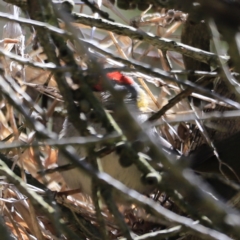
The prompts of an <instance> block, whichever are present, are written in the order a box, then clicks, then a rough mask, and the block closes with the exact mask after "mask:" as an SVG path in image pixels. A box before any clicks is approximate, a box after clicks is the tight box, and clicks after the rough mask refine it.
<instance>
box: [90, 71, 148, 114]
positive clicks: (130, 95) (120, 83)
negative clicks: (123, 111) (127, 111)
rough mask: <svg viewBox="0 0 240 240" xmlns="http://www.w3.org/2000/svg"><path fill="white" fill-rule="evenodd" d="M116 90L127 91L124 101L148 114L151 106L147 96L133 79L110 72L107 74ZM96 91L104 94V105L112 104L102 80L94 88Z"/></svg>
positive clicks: (116, 72) (117, 72) (119, 73)
mask: <svg viewBox="0 0 240 240" xmlns="http://www.w3.org/2000/svg"><path fill="white" fill-rule="evenodd" d="M106 76H107V78H108V79H109V80H110V82H111V84H112V85H113V87H114V89H115V90H119V91H125V92H126V95H125V98H124V101H125V102H126V103H128V104H135V105H136V106H137V108H138V109H139V110H141V111H143V112H146V111H147V109H148V105H149V101H148V100H149V99H148V96H147V94H146V93H145V91H144V90H143V89H141V87H140V86H139V85H138V84H137V83H136V82H135V81H134V80H133V78H131V77H128V76H126V75H124V74H122V73H121V72H119V71H114V72H109V73H107V74H106ZM94 90H95V91H97V92H102V93H103V95H102V99H103V102H104V103H107V104H108V105H110V104H111V102H112V101H111V96H110V95H109V94H107V93H106V92H105V91H104V88H103V84H102V82H101V80H100V81H99V83H98V84H97V85H95V86H94Z"/></svg>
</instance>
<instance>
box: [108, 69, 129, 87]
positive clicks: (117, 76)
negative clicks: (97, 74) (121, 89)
mask: <svg viewBox="0 0 240 240" xmlns="http://www.w3.org/2000/svg"><path fill="white" fill-rule="evenodd" d="M107 77H108V78H110V79H111V80H115V81H117V82H119V84H124V85H132V84H133V80H132V79H131V78H129V77H126V76H124V75H123V74H122V73H120V72H110V73H107Z"/></svg>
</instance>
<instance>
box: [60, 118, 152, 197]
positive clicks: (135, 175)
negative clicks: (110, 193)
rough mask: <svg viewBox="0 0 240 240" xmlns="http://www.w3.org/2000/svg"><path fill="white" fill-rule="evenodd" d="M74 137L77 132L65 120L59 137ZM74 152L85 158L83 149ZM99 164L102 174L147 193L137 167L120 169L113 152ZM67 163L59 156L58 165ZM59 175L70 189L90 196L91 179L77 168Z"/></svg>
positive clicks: (115, 154)
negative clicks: (78, 190)
mask: <svg viewBox="0 0 240 240" xmlns="http://www.w3.org/2000/svg"><path fill="white" fill-rule="evenodd" d="M98 130H99V129H98ZM101 131H102V130H100V131H98V134H99V133H101ZM75 136H79V134H78V132H77V131H76V129H75V128H74V127H73V125H72V124H71V123H69V122H68V120H65V122H64V125H63V131H62V133H61V137H65V138H67V137H75ZM76 151H77V153H78V154H79V157H85V156H86V151H85V149H84V148H83V147H78V148H76ZM100 162H101V168H102V171H103V172H105V173H107V174H109V175H111V176H112V177H113V178H115V179H117V180H118V181H120V182H122V183H124V184H125V185H126V186H128V187H129V188H132V189H135V190H136V191H138V192H142V193H145V192H148V189H149V188H148V187H147V186H146V185H144V184H143V183H142V182H141V179H140V178H141V175H142V174H141V172H140V171H139V170H138V169H137V167H136V166H135V165H134V164H132V165H131V166H129V167H122V166H121V164H120V162H119V155H118V154H117V153H116V152H115V151H113V152H111V153H109V154H107V155H106V156H104V157H102V158H101V161H100ZM68 163H69V160H68V159H66V158H65V157H64V156H62V155H61V154H60V155H59V157H58V164H59V165H64V164H68ZM61 174H62V176H63V178H64V180H65V181H66V183H67V185H68V187H69V188H70V189H80V191H81V192H82V193H85V194H87V195H89V196H91V191H92V188H91V183H92V179H91V177H90V176H88V175H87V174H85V173H83V172H82V171H81V170H80V169H78V168H74V169H72V170H68V171H64V172H62V173H61Z"/></svg>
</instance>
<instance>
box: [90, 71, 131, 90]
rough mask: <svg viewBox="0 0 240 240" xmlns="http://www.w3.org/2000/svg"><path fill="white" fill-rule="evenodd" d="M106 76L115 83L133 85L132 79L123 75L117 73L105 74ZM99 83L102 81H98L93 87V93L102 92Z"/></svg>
mask: <svg viewBox="0 0 240 240" xmlns="http://www.w3.org/2000/svg"><path fill="white" fill-rule="evenodd" d="M106 75H107V77H108V78H109V79H110V80H112V81H116V82H118V84H122V85H132V84H133V83H134V81H133V79H132V78H129V77H126V76H125V75H123V74H122V73H120V72H117V71H116V72H110V73H107V74H106ZM101 82H102V80H101V79H100V81H99V83H98V84H96V85H95V86H94V90H95V91H98V92H101V91H103V88H102V83H101Z"/></svg>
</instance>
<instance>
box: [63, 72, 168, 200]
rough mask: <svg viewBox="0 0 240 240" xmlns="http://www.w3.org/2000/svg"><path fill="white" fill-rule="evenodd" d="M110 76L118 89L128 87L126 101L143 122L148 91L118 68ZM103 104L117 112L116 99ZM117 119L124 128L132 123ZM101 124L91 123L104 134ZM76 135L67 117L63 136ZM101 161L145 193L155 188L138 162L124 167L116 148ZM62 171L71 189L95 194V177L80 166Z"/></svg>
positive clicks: (110, 171) (81, 151) (114, 174)
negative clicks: (143, 108)
mask: <svg viewBox="0 0 240 240" xmlns="http://www.w3.org/2000/svg"><path fill="white" fill-rule="evenodd" d="M107 77H108V78H109V79H110V80H111V82H112V84H113V85H114V88H115V89H121V90H123V89H125V90H127V94H126V97H125V102H126V104H127V105H128V107H129V108H130V109H131V112H134V113H135V114H134V116H136V120H137V122H138V123H140V124H141V123H143V122H144V121H145V120H147V118H148V114H145V113H143V112H141V111H140V109H139V107H140V108H142V107H143V106H144V105H145V101H142V100H141V99H140V98H141V97H143V96H141V95H144V92H143V90H142V89H141V88H140V86H139V85H138V84H137V83H136V82H135V81H134V80H133V79H132V78H130V77H127V76H125V75H124V74H122V73H120V72H118V71H114V72H110V73H108V74H107ZM94 88H95V90H98V91H99V90H102V85H101V83H99V84H97V85H96V86H94ZM103 104H104V106H107V107H108V109H111V111H112V112H113V115H114V111H116V110H117V109H116V106H115V105H114V103H112V102H111V100H107V101H105V102H104V103H103ZM116 122H117V123H118V124H119V125H120V127H122V128H127V127H128V123H126V122H125V121H124V119H121V120H119V119H117V120H116ZM100 125H101V124H100V123H91V126H93V127H94V128H95V130H96V132H97V134H102V135H104V134H105V133H106V132H105V129H103V128H101V126H100ZM147 131H148V132H149V133H150V134H153V135H154V136H155V137H157V136H158V134H157V133H156V129H155V128H154V127H151V128H150V129H147ZM76 136H79V133H78V132H77V130H76V129H75V128H74V126H73V125H72V124H71V123H70V122H69V120H68V119H66V120H65V122H64V124H63V130H62V132H61V134H60V138H67V137H76ZM132 140H134V139H132ZM159 142H160V144H161V145H163V147H166V148H171V146H170V144H169V145H168V143H167V141H164V140H163V139H162V138H161V139H160V140H159ZM75 150H76V151H77V153H78V154H79V156H80V157H84V156H86V151H85V149H84V148H83V147H75ZM126 161H127V159H126ZM100 162H101V167H102V170H103V172H105V173H107V174H109V175H110V176H112V177H113V178H115V179H116V180H118V181H120V182H122V183H123V184H125V185H126V186H127V187H129V188H132V189H134V190H136V191H138V192H140V193H145V194H147V193H149V192H150V191H151V190H152V189H153V188H154V187H153V185H152V184H151V183H149V184H145V183H143V181H141V176H142V173H141V172H140V171H139V169H138V168H137V167H136V166H135V165H134V164H132V165H130V166H128V167H123V166H122V164H121V163H120V162H119V155H118V153H117V152H116V151H112V152H111V153H109V154H107V155H106V156H104V157H102V158H101V160H100ZM68 163H69V160H68V159H66V158H65V157H64V156H63V155H62V154H61V153H60V154H59V156H58V165H59V166H62V165H65V164H68ZM61 175H62V176H63V178H64V180H65V182H66V184H67V186H68V187H69V188H70V189H79V190H80V191H81V193H83V194H86V195H88V196H91V195H92V179H91V177H90V176H88V175H87V174H85V173H83V172H82V171H81V170H80V169H78V168H75V169H71V170H67V171H63V172H61Z"/></svg>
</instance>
